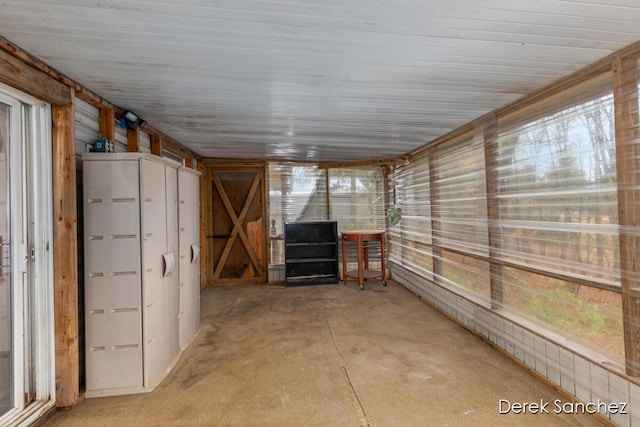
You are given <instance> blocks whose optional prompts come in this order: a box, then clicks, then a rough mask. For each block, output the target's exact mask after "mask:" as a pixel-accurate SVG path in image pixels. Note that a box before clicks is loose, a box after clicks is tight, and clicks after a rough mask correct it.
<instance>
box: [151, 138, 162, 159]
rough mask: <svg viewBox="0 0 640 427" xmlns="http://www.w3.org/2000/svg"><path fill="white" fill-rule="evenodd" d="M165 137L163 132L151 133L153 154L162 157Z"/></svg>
mask: <svg viewBox="0 0 640 427" xmlns="http://www.w3.org/2000/svg"><path fill="white" fill-rule="evenodd" d="M163 140H164V138H163V135H161V134H157V133H156V134H152V135H151V154H155V155H156V156H160V157H162V149H163V144H164V141H163Z"/></svg>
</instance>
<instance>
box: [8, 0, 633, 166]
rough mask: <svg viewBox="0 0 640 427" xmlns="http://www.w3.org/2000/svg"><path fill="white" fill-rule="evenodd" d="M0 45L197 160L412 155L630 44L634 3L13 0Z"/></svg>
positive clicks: (562, 0)
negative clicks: (12, 47)
mask: <svg viewBox="0 0 640 427" xmlns="http://www.w3.org/2000/svg"><path fill="white" fill-rule="evenodd" d="M0 35H1V36H3V37H5V38H6V39H7V40H9V41H11V42H13V43H14V44H16V45H18V46H19V47H21V48H23V49H25V50H26V51H28V52H29V53H31V54H33V55H34V56H36V57H38V58H40V59H41V60H43V61H44V62H46V63H47V64H48V65H50V66H52V67H53V68H55V69H57V70H58V71H61V72H63V73H64V74H66V75H68V76H69V77H71V78H73V79H74V80H76V81H78V82H79V83H81V84H83V85H84V86H86V87H87V88H89V89H91V90H92V91H94V92H96V93H97V94H99V95H101V96H103V97H104V98H106V99H108V100H109V101H111V102H113V103H114V104H116V105H118V106H120V107H123V108H129V109H132V110H133V111H135V112H137V113H138V114H139V115H140V116H141V117H142V118H144V119H146V120H147V121H148V122H149V123H150V124H152V125H153V126H154V127H156V128H157V129H159V130H161V131H163V132H165V133H166V134H168V135H170V136H172V137H174V138H175V139H177V140H179V141H180V142H182V143H183V144H184V145H186V146H188V147H189V148H191V149H192V150H194V151H195V152H197V153H199V154H201V155H202V156H205V157H242V158H246V157H251V158H265V159H289V160H311V161H347V160H363V159H371V158H379V157H392V156H397V155H401V154H404V153H406V152H408V151H410V150H412V149H413V148H416V147H419V146H422V145H424V144H425V143H428V142H430V141H432V140H434V139H435V138H437V137H439V136H441V135H443V134H445V133H447V132H449V131H451V130H453V129H455V128H457V127H459V126H461V125H463V124H465V123H467V122H469V121H472V120H473V119H475V118H477V117H480V116H482V115H484V114H486V113H488V112H490V111H492V110H495V109H497V108H499V107H501V106H503V105H505V104H507V103H509V102H511V101H514V100H516V99H518V98H520V97H522V96H523V95H525V94H527V93H529V92H531V91H533V90H535V89H538V88H540V87H543V86H545V85H547V84H549V83H551V82H553V81H555V80H557V79H558V78H560V77H562V76H565V75H567V74H570V73H572V72H574V71H576V70H578V69H580V68H582V67H584V66H586V65H588V64H590V63H592V62H595V61H596V60H598V59H601V58H603V57H605V56H607V55H610V54H611V53H613V52H615V51H616V50H619V49H621V48H623V47H625V46H627V45H629V44H632V43H634V42H637V41H638V40H640V2H638V1H637V0H609V1H594V0H580V1H577V0H537V1H531V0H387V1H385V0H291V1H287V0H283V1H275V0H263V1H259V0H41V1H37V0H17V1H6V0H4V1H0Z"/></svg>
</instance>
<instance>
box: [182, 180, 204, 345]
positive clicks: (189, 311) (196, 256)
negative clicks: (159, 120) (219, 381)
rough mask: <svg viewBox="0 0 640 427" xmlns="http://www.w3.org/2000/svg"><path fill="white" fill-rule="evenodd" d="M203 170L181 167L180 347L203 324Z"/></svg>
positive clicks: (188, 340)
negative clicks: (200, 243)
mask: <svg viewBox="0 0 640 427" xmlns="http://www.w3.org/2000/svg"><path fill="white" fill-rule="evenodd" d="M199 188H200V173H199V172H197V171H195V170H193V169H189V168H185V167H181V168H180V169H179V170H178V194H179V199H180V203H179V206H178V214H179V215H178V216H179V225H180V227H179V235H180V347H181V348H182V349H185V348H186V347H187V346H188V345H189V344H190V343H191V341H192V340H193V339H194V338H195V336H196V334H197V332H198V329H199V328H200V245H199V242H200V190H199Z"/></svg>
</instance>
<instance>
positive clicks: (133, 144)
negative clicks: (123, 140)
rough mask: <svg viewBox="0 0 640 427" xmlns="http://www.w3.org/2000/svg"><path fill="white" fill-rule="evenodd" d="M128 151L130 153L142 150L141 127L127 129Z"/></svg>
mask: <svg viewBox="0 0 640 427" xmlns="http://www.w3.org/2000/svg"><path fill="white" fill-rule="evenodd" d="M127 151H128V152H129V153H138V152H139V151H140V129H127Z"/></svg>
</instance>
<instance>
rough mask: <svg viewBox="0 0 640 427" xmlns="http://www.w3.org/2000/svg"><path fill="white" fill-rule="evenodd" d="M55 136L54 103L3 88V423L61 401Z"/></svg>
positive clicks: (0, 239) (0, 276)
mask: <svg viewBox="0 0 640 427" xmlns="http://www.w3.org/2000/svg"><path fill="white" fill-rule="evenodd" d="M50 131H51V113H50V108H49V106H47V105H46V104H42V103H40V102H39V101H37V100H35V99H33V98H31V97H28V96H27V95H24V94H21V93H19V92H17V91H14V90H13V89H11V88H8V87H6V86H4V85H0V425H13V424H29V423H30V422H31V421H33V420H35V419H36V418H37V417H38V415H39V413H41V412H40V411H41V410H42V409H43V407H50V406H52V405H53V402H54V397H55V388H54V387H55V378H54V358H53V354H54V352H53V340H54V333H53V326H52V325H53V294H52V290H51V288H52V286H51V278H52V274H51V269H52V255H51V251H50V250H49V246H50V245H49V242H50V241H51V236H52V227H51V223H52V221H51V190H50V189H51V184H50V181H51V179H50V176H51V175H50V173H51V147H50V146H51V136H50V135H51V134H50ZM31 153H33V155H31ZM36 213H37V214H36Z"/></svg>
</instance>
